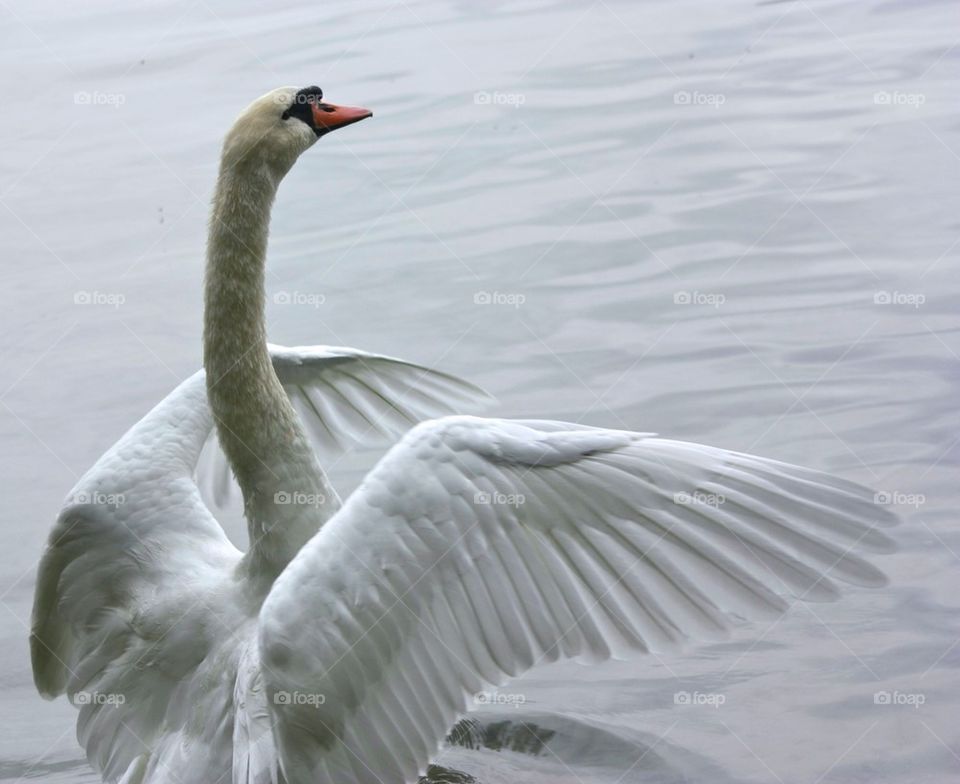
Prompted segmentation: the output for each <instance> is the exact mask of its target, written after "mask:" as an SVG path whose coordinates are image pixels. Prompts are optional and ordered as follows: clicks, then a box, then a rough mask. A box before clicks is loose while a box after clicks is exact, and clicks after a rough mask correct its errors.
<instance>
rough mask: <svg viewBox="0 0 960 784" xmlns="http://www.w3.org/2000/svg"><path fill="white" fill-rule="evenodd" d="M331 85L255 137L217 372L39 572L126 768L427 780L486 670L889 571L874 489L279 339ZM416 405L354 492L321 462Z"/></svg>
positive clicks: (213, 326) (211, 367) (282, 95)
mask: <svg viewBox="0 0 960 784" xmlns="http://www.w3.org/2000/svg"><path fill="white" fill-rule="evenodd" d="M304 93H305V91H300V92H299V93H298V92H296V91H295V90H292V89H283V90H279V91H275V92H274V93H272V94H270V95H268V96H265V97H264V98H262V99H260V100H259V101H258V102H255V103H254V104H253V105H252V106H251V108H250V109H248V110H247V111H246V112H245V113H244V115H242V116H241V118H240V120H239V121H238V123H237V125H236V126H235V127H234V129H233V131H231V134H230V135H229V136H228V138H227V142H226V144H225V149H224V160H223V163H222V169H221V175H220V180H219V182H218V190H217V195H216V197H215V200H214V212H213V220H212V222H211V240H210V247H209V252H208V278H207V303H206V307H207V310H206V322H205V366H206V373H205V374H204V373H198V374H197V375H195V376H193V377H192V378H190V379H188V380H187V381H185V382H184V383H183V384H181V385H180V387H178V388H177V389H176V390H175V391H174V392H173V393H171V394H170V395H169V396H168V397H167V398H166V399H165V400H164V401H163V402H161V403H160V404H159V405H158V406H157V407H156V408H155V409H154V410H153V411H152V412H150V414H148V415H147V416H146V417H145V418H144V419H143V420H141V422H140V423H138V424H137V425H136V426H134V427H133V428H132V429H131V430H130V431H129V432H128V433H127V434H126V435H125V436H124V437H123V438H122V439H121V440H120V442H118V443H117V444H116V445H115V446H114V447H113V448H112V449H111V450H110V451H109V452H108V453H107V454H106V455H104V456H103V458H101V460H100V461H99V462H98V463H97V464H96V465H95V466H94V468H93V469H91V471H90V472H88V473H87V474H86V475H85V476H84V478H83V479H82V480H81V481H80V483H79V484H78V485H77V487H76V488H75V489H74V491H73V493H72V494H71V497H70V499H69V500H68V503H67V505H66V506H65V508H64V510H63V512H62V513H61V515H60V518H59V520H58V522H57V525H56V527H55V529H54V532H53V534H52V536H51V540H50V544H49V546H48V549H47V552H46V554H45V555H44V559H43V561H42V563H41V566H40V572H39V576H38V585H37V595H36V602H35V608H34V628H33V634H32V636H31V646H32V653H33V665H34V675H35V679H36V682H37V686H38V688H39V689H40V691H41V692H42V693H43V694H45V695H47V696H55V695H58V694H61V693H63V692H66V693H67V694H68V695H69V696H70V698H71V700H72V701H73V702H74V703H75V704H76V705H77V706H78V707H79V708H80V718H79V722H78V732H79V737H80V742H81V743H82V744H83V746H84V747H85V748H86V750H87V756H88V759H89V760H90V762H91V764H92V765H93V766H94V767H95V768H96V769H97V770H98V771H100V772H101V774H102V775H103V777H104V779H105V780H108V781H123V782H126V783H128V784H139V783H141V782H143V783H144V784H147V783H148V784H160V783H161V782H163V783H164V784H167V783H169V784H193V783H194V782H196V784H210V782H236V783H238V784H239V783H242V782H256V783H257V784H261V783H266V782H284V781H285V782H287V783H288V784H321V783H329V784H334V783H335V784H353V783H356V784H360V783H361V782H364V783H366V782H380V784H401V783H402V782H410V781H413V780H415V779H416V777H417V775H418V774H419V773H420V772H421V771H422V770H423V769H424V767H425V766H426V764H427V762H428V761H429V759H430V757H431V755H432V754H433V753H435V751H436V750H437V748H438V746H439V744H440V743H441V741H442V740H443V738H444V736H445V734H446V732H447V730H448V729H449V727H450V726H451V724H452V723H453V721H454V720H455V718H456V716H457V715H458V714H460V713H463V712H464V711H465V710H466V706H467V702H468V698H469V696H470V695H471V694H474V693H476V692H478V691H480V690H482V689H483V688H484V687H486V686H487V685H489V684H499V683H502V682H503V681H504V680H505V679H506V678H508V677H511V676H515V675H519V674H520V673H522V672H523V671H525V670H527V669H529V668H530V667H531V666H533V665H534V664H536V663H538V662H540V661H552V660H556V659H557V658H560V657H580V658H585V659H598V658H599V659H602V658H606V657H609V656H611V655H621V654H623V655H625V654H629V653H631V652H635V651H662V650H666V649H669V648H671V647H672V646H674V645H676V644H677V643H679V642H681V641H683V640H684V639H687V638H699V639H702V638H710V637H714V636H716V635H718V634H722V633H723V631H724V630H725V629H726V628H727V627H728V626H729V625H730V623H731V620H732V619H733V618H735V617H743V618H752V617H757V616H759V615H763V614H765V613H776V612H779V611H782V610H783V608H784V607H785V602H784V599H783V598H782V597H784V596H800V597H804V598H810V599H829V598H832V597H833V596H835V594H836V586H835V581H836V580H840V581H845V582H851V583H857V584H865V585H874V584H878V583H880V582H882V576H881V575H880V573H879V572H878V571H877V570H876V569H874V568H873V567H872V566H870V565H869V564H868V563H866V562H865V561H863V560H861V559H860V558H859V557H858V555H857V554H856V552H855V551H857V550H870V551H884V550H886V549H888V545H889V541H888V540H887V539H886V537H884V536H883V535H882V534H880V533H878V532H877V531H875V530H874V527H875V525H877V524H878V523H883V522H889V521H890V516H889V514H888V513H885V512H883V511H882V510H880V509H879V508H878V507H877V506H876V505H874V504H873V497H872V495H871V494H870V493H868V492H867V491H865V490H864V489H863V488H860V487H859V486H857V485H853V484H850V483H847V482H844V481H842V480H837V479H833V478H830V477H827V476H824V475H823V474H819V473H816V472H813V471H808V470H806V469H802V468H797V467H795V466H789V465H785V464H782V463H777V462H774V461H769V460H764V459H762V458H756V457H751V456H748V455H742V454H737V453H733V452H727V451H724V450H720V449H714V448H710V447H703V446H698V445H695V444H687V443H681V442H675V441H668V440H664V439H659V438H655V437H653V436H650V435H644V434H637V433H627V432H620V431H610V430H602V429H595V428H588V427H584V426H579V425H568V424H564V423H558V422H546V421H509V420H494V419H478V418H474V417H462V416H458V417H447V418H443V419H433V420H430V417H434V416H437V415H441V414H445V413H448V412H450V411H455V410H459V409H460V408H461V407H462V406H464V405H467V404H469V403H470V402H471V401H472V400H475V399H476V398H477V397H478V396H479V394H478V391H477V390H476V389H475V388H474V387H471V386H470V385H468V384H466V383H465V382H461V381H459V380H457V379H454V378H452V377H450V376H445V375H442V374H438V373H434V372H432V371H429V370H426V369H424V368H419V367H417V366H413V365H409V364H407V363H404V362H402V361H400V360H392V359H389V358H384V357H376V356H373V355H369V354H364V353H363V352H356V351H353V350H350V349H328V348H323V347H319V348H310V349H296V350H294V349H282V348H279V347H269V346H268V345H267V344H266V339H265V329H264V322H263V312H262V309H263V264H264V259H265V252H266V239H267V224H268V221H269V210H270V205H271V204H272V201H273V195H274V193H275V190H276V187H277V185H278V184H279V182H280V180H281V179H282V177H283V175H284V174H285V173H286V171H287V169H289V167H290V166H291V165H292V164H293V162H294V161H295V160H296V157H297V156H298V155H299V154H300V153H301V152H303V151H304V150H305V149H306V148H307V147H309V146H310V145H311V144H312V143H313V141H315V139H316V137H317V136H319V135H321V134H322V133H323V132H325V131H326V130H330V129H332V128H334V127H338V125H337V124H329V125H327V126H323V125H322V123H323V121H324V118H323V117H320V118H319V119H317V117H316V116H315V113H316V112H317V111H318V109H317V107H318V106H323V104H321V103H319V99H318V98H315V99H314V100H312V101H308V104H309V107H310V108H308V109H307V110H305V111H307V112H309V111H311V109H312V111H313V112H314V116H311V115H310V114H309V113H308V114H306V115H305V114H303V111H302V110H301V108H298V107H300V104H298V103H297V97H298V96H300V95H302V94H304ZM308 97H309V94H308ZM338 111H340V110H338ZM281 113H282V114H281ZM334 114H335V113H334ZM346 116H347V119H346V120H344V121H343V122H340V123H339V124H346V123H347V122H350V121H355V119H359V118H360V117H359V115H349V114H348V115H346ZM351 116H352V117H353V118H354V119H349V117H351ZM296 123H299V125H297V124H296ZM318 123H319V124H320V125H319V127H318ZM301 125H302V126H303V127H300V126H301ZM417 420H429V421H425V422H423V423H422V424H419V425H417V426H416V427H414V428H413V429H412V430H410V431H409V432H408V433H407V434H406V435H405V436H404V437H403V438H402V439H401V441H400V442H399V443H398V444H397V445H396V446H394V447H393V449H391V450H390V452H389V453H388V454H387V456H386V457H384V459H383V460H382V461H381V462H380V463H379V464H378V465H377V466H376V468H375V469H374V470H373V471H372V472H371V473H370V474H369V475H368V477H367V478H366V479H365V481H364V483H363V484H362V485H361V487H360V488H358V489H357V491H356V492H355V493H354V494H353V495H352V496H350V498H349V499H348V500H347V501H346V503H345V504H343V505H341V503H340V501H339V499H338V498H337V496H336V494H335V493H334V492H333V489H332V488H331V487H330V485H329V483H328V482H327V479H326V477H325V475H324V473H323V471H322V469H321V467H320V463H321V460H323V459H326V458H328V457H330V456H331V455H333V454H335V453H336V452H337V451H338V450H339V449H342V448H343V446H344V445H346V444H349V443H353V442H357V441H363V440H365V436H367V435H369V431H373V432H374V433H376V434H378V435H384V436H388V437H390V436H395V435H397V434H399V433H400V432H402V431H403V430H404V429H405V428H406V427H407V426H408V425H409V424H410V423H412V422H415V421H417ZM215 427H216V430H217V433H218V436H219V438H218V439H215V438H213V437H212V435H211V434H212V433H213V430H214V428H215ZM218 443H219V444H220V445H221V446H222V447H223V449H224V452H225V454H226V458H227V460H228V461H229V464H230V466H231V467H232V470H233V473H234V475H235V476H236V478H237V480H238V483H239V485H240V489H241V491H242V492H243V497H244V508H245V515H246V517H247V521H248V526H249V534H250V547H249V549H248V551H247V552H246V553H242V552H240V551H239V550H237V549H236V548H235V547H234V546H233V545H232V544H230V543H229V541H228V540H227V538H226V536H225V535H224V533H223V530H222V529H221V527H220V526H219V524H218V523H217V522H216V520H215V519H214V517H213V516H212V515H211V513H210V512H209V511H208V509H207V507H206V505H205V504H204V502H203V500H202V496H201V487H204V486H207V485H209V486H210V487H211V490H212V492H214V494H216V493H217V492H218V490H222V489H223V487H224V485H225V480H224V478H223V473H222V468H221V467H220V466H221V465H222V464H220V463H218V460H217V455H216V452H217V444H218Z"/></svg>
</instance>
